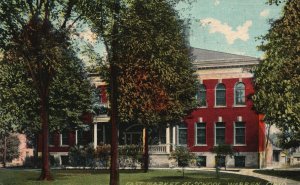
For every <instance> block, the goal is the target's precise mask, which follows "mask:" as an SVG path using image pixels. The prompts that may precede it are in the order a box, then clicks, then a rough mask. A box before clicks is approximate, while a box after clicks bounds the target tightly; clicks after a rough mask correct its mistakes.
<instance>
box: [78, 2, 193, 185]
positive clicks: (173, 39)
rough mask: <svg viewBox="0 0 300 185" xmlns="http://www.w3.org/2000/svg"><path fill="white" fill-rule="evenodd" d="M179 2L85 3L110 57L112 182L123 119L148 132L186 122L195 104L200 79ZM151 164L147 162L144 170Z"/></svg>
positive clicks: (115, 172) (84, 9)
mask: <svg viewBox="0 0 300 185" xmlns="http://www.w3.org/2000/svg"><path fill="white" fill-rule="evenodd" d="M176 2H178V1H173V0H170V1H147V2H145V1H140V0H134V1H119V0H116V1H115V0H112V1H88V2H87V1H83V2H82V7H81V9H82V11H83V15H84V16H86V17H87V18H88V19H89V20H90V22H91V24H92V27H93V30H94V31H95V32H96V33H97V35H98V36H99V37H100V38H101V39H102V41H103V43H104V45H105V47H106V51H107V53H108V57H107V61H108V62H107V63H108V66H109V70H108V71H109V75H105V76H104V79H105V80H106V82H108V84H109V85H108V86H109V90H110V93H109V94H110V102H111V104H112V108H111V124H112V143H111V144H112V147H111V149H112V152H111V154H112V158H111V161H112V162H111V182H110V184H118V180H116V179H117V178H118V177H117V176H118V175H116V174H117V173H118V172H117V169H116V168H117V165H118V164H117V158H116V156H117V151H116V150H117V147H116V146H117V143H114V142H117V141H118V139H117V134H116V133H117V132H116V129H115V128H117V127H118V124H119V121H122V122H129V121H134V122H137V123H143V124H144V125H145V127H146V128H147V127H148V126H150V125H154V124H155V123H166V121H170V120H172V121H173V120H177V119H178V118H179V117H180V118H182V115H183V112H186V110H187V109H189V108H190V107H192V106H193V104H192V103H191V102H193V100H192V99H193V98H192V97H194V94H195V87H194V84H195V81H196V77H195V76H193V71H192V70H191V68H192V64H191V63H190V60H189V57H188V56H189V51H188V49H187V47H186V42H185V40H184V38H183V30H182V28H183V27H182V25H181V22H180V21H179V20H178V16H177V12H176V11H175V10H174V6H175V4H176ZM89 3H90V5H88V4H89ZM87 7H88V8H87ZM90 7H92V9H91V8H90ZM153 18H155V19H153ZM168 21H170V22H168ZM144 26H146V27H144ZM160 27H161V28H160ZM172 31H174V33H172ZM175 84H176V85H175ZM133 97H135V98H133ZM136 97H138V98H136ZM187 107H189V108H187ZM115 121H116V122H115ZM115 126H116V127H115ZM146 136H147V132H146ZM146 138H147V137H146ZM146 144H148V142H146ZM146 147H147V145H146V146H145V148H146ZM145 151H147V152H148V150H147V149H145ZM145 156H147V154H145ZM114 161H115V162H114ZM147 161H148V159H147V158H145V164H146V165H144V166H146V169H147V165H148V163H147Z"/></svg>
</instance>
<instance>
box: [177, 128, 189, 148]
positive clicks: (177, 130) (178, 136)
mask: <svg viewBox="0 0 300 185" xmlns="http://www.w3.org/2000/svg"><path fill="white" fill-rule="evenodd" d="M182 124H184V125H185V128H179V125H177V126H176V127H177V145H178V146H187V144H188V127H187V125H186V124H185V123H182ZM180 129H185V130H186V135H187V138H186V144H180V143H179V130H180Z"/></svg>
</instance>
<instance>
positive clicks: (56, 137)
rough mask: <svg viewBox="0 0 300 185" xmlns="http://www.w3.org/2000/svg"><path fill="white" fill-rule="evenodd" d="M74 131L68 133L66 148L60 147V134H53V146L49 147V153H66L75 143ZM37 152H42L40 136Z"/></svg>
mask: <svg viewBox="0 0 300 185" xmlns="http://www.w3.org/2000/svg"><path fill="white" fill-rule="evenodd" d="M75 137H76V136H75V131H70V132H69V145H68V146H60V134H59V133H55V134H54V145H52V146H49V152H68V151H69V148H70V147H72V146H74V145H75V143H76V138H75ZM38 147H39V149H38V151H39V152H41V151H42V135H40V136H39V144H38Z"/></svg>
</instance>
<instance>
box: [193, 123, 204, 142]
mask: <svg viewBox="0 0 300 185" xmlns="http://www.w3.org/2000/svg"><path fill="white" fill-rule="evenodd" d="M198 123H202V124H205V144H202V143H198V141H197V140H198V139H197V138H198V126H197V124H198ZM195 146H207V125H206V123H205V122H196V123H195Z"/></svg>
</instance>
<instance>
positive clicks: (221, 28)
mask: <svg viewBox="0 0 300 185" xmlns="http://www.w3.org/2000/svg"><path fill="white" fill-rule="evenodd" d="M200 23H201V24H202V25H203V26H209V33H221V34H224V36H225V38H226V40H227V42H228V43H229V44H233V43H234V41H235V40H237V39H240V40H242V41H247V40H248V39H249V33H248V31H249V28H250V27H251V26H252V21H251V20H247V21H246V22H245V23H244V24H243V25H240V26H238V27H237V28H236V30H235V31H234V30H233V28H232V27H231V26H229V25H228V24H227V23H222V22H221V21H219V20H217V19H214V18H206V19H203V20H201V21H200Z"/></svg>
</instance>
